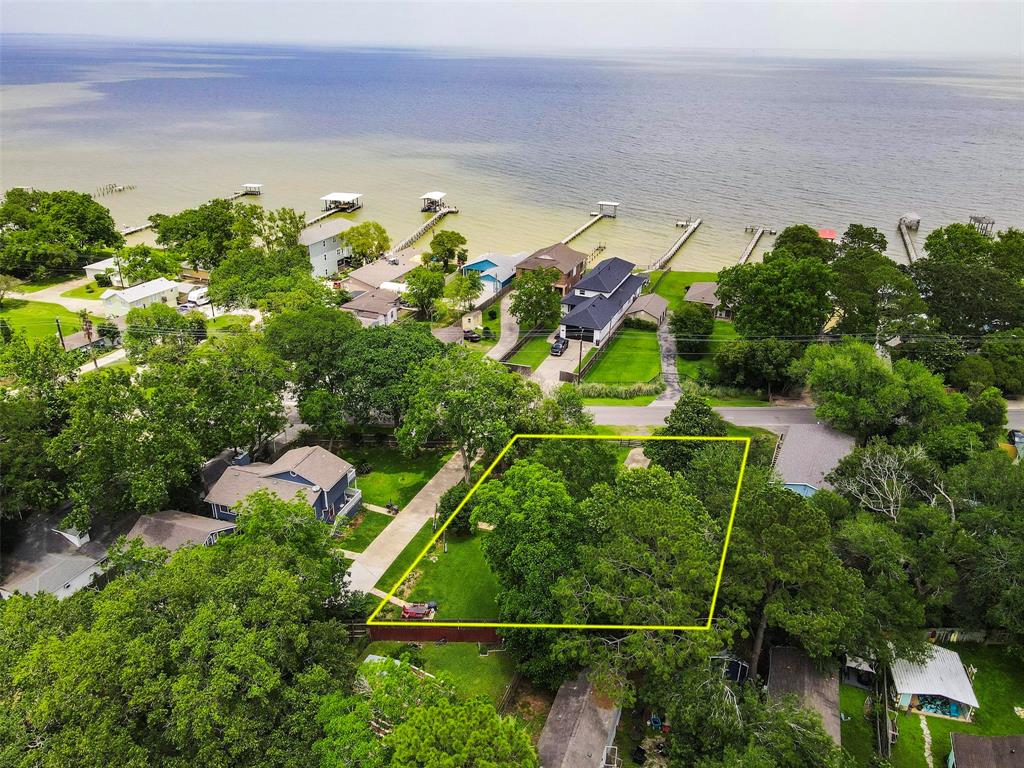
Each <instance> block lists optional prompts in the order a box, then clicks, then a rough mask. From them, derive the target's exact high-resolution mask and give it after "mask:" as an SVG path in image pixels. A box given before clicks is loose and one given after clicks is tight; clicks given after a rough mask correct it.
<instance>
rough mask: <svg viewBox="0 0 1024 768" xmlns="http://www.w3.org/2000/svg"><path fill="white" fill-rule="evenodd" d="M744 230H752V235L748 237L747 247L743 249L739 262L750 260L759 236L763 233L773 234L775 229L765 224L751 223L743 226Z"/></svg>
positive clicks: (744, 262)
mask: <svg viewBox="0 0 1024 768" xmlns="http://www.w3.org/2000/svg"><path fill="white" fill-rule="evenodd" d="M743 231H744V232H753V233H754V236H753V237H752V238H750V242H749V243H747V247H746V248H744V249H743V255H742V256H740V261H739V263H740V264H746V263H747V261H749V260H750V257H751V256H752V255H753V253H754V249H755V248H757V244H758V243H759V242H760V241H761V238H762V237H764V236H765V235H774V234H775V230H774V229H772V228H770V227H766V226H763V225H762V226H757V225H752V226H749V227H744V228H743Z"/></svg>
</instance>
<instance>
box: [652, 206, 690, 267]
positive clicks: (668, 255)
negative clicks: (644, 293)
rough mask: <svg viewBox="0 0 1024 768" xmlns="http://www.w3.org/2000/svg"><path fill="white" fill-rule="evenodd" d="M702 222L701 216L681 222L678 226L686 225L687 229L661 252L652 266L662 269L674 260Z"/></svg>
mask: <svg viewBox="0 0 1024 768" xmlns="http://www.w3.org/2000/svg"><path fill="white" fill-rule="evenodd" d="M700 223H701V219H700V218H699V217H698V218H696V219H693V220H692V221H691V220H689V219H687V220H686V221H685V222H679V223H678V224H677V226H685V227H686V229H684V230H683V234H681V235H680V236H679V237H678V238H676V241H675V242H674V243H672V245H670V246H669V248H668V250H667V251H665V252H664V253H663V254H661V256H659V257H658V258H657V260H656V261H655V262H654V263H653V264H651V266H650V268H651V269H661V268H662V267H663V266H665V265H666V264H668V263H669V262H670V261H671V260H672V257H673V256H675V255H676V254H677V253H678V252H679V249H680V248H682V247H683V245H684V244H685V243H686V241H687V240H689V239H690V235H692V234H693V233H694V232H696V231H697V227H699V226H700Z"/></svg>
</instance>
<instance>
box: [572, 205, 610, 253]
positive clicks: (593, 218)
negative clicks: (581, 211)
mask: <svg viewBox="0 0 1024 768" xmlns="http://www.w3.org/2000/svg"><path fill="white" fill-rule="evenodd" d="M618 213H619V204H618V203H616V202H613V201H611V200H601V201H599V202H598V204H597V210H596V211H591V212H590V220H589V221H588V222H587V223H586V224H584V225H583V226H582V227H580V228H579V229H576V230H574V231H573V232H572V234H570V235H569V236H568V237H565V238H562V241H561V242H562V245H568V244H569V243H571V242H572V241H573V240H575V239H576V238H577V237H579V236H580V235H582V234H583V233H584V232H586V231H587V230H588V229H590V228H591V227H592V226H594V225H595V224H597V222H599V221H600V220H601V219H604V218H608V219H614V218H615V217H616V216H617V215H618Z"/></svg>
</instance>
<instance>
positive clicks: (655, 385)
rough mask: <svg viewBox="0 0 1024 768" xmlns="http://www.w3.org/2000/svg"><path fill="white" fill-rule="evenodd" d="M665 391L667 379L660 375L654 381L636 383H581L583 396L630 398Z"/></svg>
mask: <svg viewBox="0 0 1024 768" xmlns="http://www.w3.org/2000/svg"><path fill="white" fill-rule="evenodd" d="M664 391H665V381H664V379H662V378H661V377H660V376H659V377H657V378H656V379H654V381H644V382H639V383H636V384H597V383H587V382H584V383H582V384H580V387H579V393H580V396H581V397H610V398H617V399H620V400H629V399H630V398H633V397H647V396H649V395H660V394H661V393H662V392H664Z"/></svg>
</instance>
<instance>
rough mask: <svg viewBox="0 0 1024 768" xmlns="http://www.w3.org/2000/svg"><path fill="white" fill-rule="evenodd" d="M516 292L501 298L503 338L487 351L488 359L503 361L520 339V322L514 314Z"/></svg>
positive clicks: (510, 292)
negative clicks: (513, 302)
mask: <svg viewBox="0 0 1024 768" xmlns="http://www.w3.org/2000/svg"><path fill="white" fill-rule="evenodd" d="M515 295H516V292H515V291H509V293H507V294H506V295H505V296H502V298H501V336H500V337H499V338H498V341H497V342H496V343H495V345H494V346H493V347H491V348H490V349H489V350H487V357H489V358H491V359H492V360H501V358H503V357H504V356H505V355H506V354H508V351H509V350H510V349H512V347H514V346H515V345H516V341H517V340H518V338H519V321H518V320H516V316H515V315H513V314H512V297H513V296H515Z"/></svg>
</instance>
